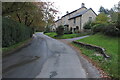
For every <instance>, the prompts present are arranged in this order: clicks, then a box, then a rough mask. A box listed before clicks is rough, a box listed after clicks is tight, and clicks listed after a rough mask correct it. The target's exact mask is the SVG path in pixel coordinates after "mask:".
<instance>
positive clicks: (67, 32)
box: [64, 31, 72, 34]
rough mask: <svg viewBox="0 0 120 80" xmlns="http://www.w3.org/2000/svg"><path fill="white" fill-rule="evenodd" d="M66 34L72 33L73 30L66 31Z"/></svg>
mask: <svg viewBox="0 0 120 80" xmlns="http://www.w3.org/2000/svg"><path fill="white" fill-rule="evenodd" d="M64 34H72V31H66V32H64Z"/></svg>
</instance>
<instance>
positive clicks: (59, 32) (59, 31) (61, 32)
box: [56, 25, 64, 36]
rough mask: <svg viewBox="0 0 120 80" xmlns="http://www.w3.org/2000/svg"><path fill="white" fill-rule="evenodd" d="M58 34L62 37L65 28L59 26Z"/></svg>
mask: <svg viewBox="0 0 120 80" xmlns="http://www.w3.org/2000/svg"><path fill="white" fill-rule="evenodd" d="M56 33H57V35H58V36H61V35H63V34H64V26H62V25H60V26H58V28H57V29H56Z"/></svg>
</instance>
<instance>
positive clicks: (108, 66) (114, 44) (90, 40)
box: [75, 34, 120, 78]
mask: <svg viewBox="0 0 120 80" xmlns="http://www.w3.org/2000/svg"><path fill="white" fill-rule="evenodd" d="M118 39H120V38H117V37H108V36H105V35H102V34H95V35H92V36H90V37H87V38H84V39H80V40H77V41H79V42H84V43H87V44H92V45H97V46H100V47H103V48H105V49H106V53H107V54H108V55H109V56H110V59H108V60H107V61H106V60H105V59H103V57H102V56H96V55H94V53H95V50H90V49H87V48H85V47H81V46H79V45H76V44H75V45H76V46H77V47H79V48H80V50H81V51H82V53H83V54H85V55H86V56H88V57H90V58H91V59H93V60H95V61H96V62H97V63H99V66H100V67H101V68H102V69H103V70H104V71H105V72H106V73H108V74H109V76H111V77H112V78H120V75H119V74H118V65H119V64H118Z"/></svg>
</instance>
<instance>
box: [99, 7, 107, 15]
mask: <svg viewBox="0 0 120 80" xmlns="http://www.w3.org/2000/svg"><path fill="white" fill-rule="evenodd" d="M99 12H100V13H105V14H108V13H109V10H108V9H105V8H104V7H103V6H101V7H100V9H99Z"/></svg>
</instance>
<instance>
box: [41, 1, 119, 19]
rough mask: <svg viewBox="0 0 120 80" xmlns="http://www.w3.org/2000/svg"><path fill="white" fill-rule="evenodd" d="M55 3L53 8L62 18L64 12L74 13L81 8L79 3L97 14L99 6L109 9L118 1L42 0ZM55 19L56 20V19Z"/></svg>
mask: <svg viewBox="0 0 120 80" xmlns="http://www.w3.org/2000/svg"><path fill="white" fill-rule="evenodd" d="M43 1H50V2H55V7H57V8H58V10H59V11H60V13H59V14H58V15H57V17H58V16H60V17H61V16H63V15H65V14H66V11H69V12H71V11H74V10H76V9H78V8H80V7H81V3H85V7H87V8H92V9H93V10H94V11H95V12H96V13H97V14H98V10H99V8H100V6H103V7H104V8H107V9H110V8H112V7H113V6H114V4H117V3H118V2H119V1H120V0H43ZM56 19H57V18H56Z"/></svg>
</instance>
